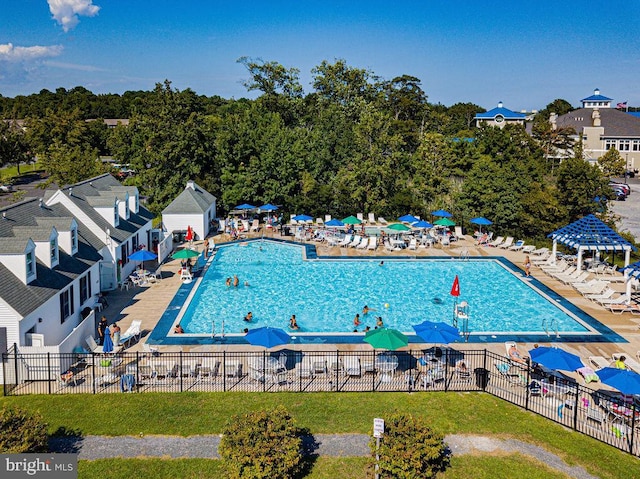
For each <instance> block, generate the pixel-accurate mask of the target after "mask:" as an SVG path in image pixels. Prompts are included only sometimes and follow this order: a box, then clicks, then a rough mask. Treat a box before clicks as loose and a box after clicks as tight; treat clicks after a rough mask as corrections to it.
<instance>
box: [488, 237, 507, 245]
mask: <svg viewBox="0 0 640 479" xmlns="http://www.w3.org/2000/svg"><path fill="white" fill-rule="evenodd" d="M503 241H504V236H498V237H497V238H496V239H495V240H493V241H492V242H490V243H487V244H488V245H489V246H493V247H494V248H497V247H498V246H499V245H501V244H502V242H503Z"/></svg>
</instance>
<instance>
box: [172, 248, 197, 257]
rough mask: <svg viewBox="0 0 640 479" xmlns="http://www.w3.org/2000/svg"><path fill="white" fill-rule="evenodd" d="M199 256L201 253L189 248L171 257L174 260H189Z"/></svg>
mask: <svg viewBox="0 0 640 479" xmlns="http://www.w3.org/2000/svg"><path fill="white" fill-rule="evenodd" d="M197 256H200V253H198V252H197V251H194V250H192V249H189V248H184V249H181V250H179V251H176V252H175V253H173V254H172V255H171V257H172V258H173V259H189V258H195V257H197Z"/></svg>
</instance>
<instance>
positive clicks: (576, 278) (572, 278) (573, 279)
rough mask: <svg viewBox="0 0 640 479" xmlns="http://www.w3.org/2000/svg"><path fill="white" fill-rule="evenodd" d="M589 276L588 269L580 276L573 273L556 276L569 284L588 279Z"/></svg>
mask: <svg viewBox="0 0 640 479" xmlns="http://www.w3.org/2000/svg"><path fill="white" fill-rule="evenodd" d="M588 277H589V273H587V272H586V271H584V272H582V273H580V275H579V276H573V275H571V274H570V275H568V276H566V275H558V276H556V278H557V279H558V280H560V281H562V282H563V283H564V284H569V283H577V282H580V281H586V279H587V278H588Z"/></svg>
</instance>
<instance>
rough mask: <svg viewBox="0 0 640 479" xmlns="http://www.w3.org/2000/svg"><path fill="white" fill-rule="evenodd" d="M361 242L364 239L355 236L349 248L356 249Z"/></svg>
mask: <svg viewBox="0 0 640 479" xmlns="http://www.w3.org/2000/svg"><path fill="white" fill-rule="evenodd" d="M360 241H362V237H361V236H360V235H355V236H354V237H353V241H351V243H349V244H348V245H347V246H348V247H349V248H355V247H356V246H358V245H359V244H360Z"/></svg>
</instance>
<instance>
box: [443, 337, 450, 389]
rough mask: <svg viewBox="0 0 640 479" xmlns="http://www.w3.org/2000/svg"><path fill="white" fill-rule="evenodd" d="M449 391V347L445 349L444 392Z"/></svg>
mask: <svg viewBox="0 0 640 479" xmlns="http://www.w3.org/2000/svg"><path fill="white" fill-rule="evenodd" d="M447 391H449V348H448V347H447V348H446V349H445V350H444V392H447Z"/></svg>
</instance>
